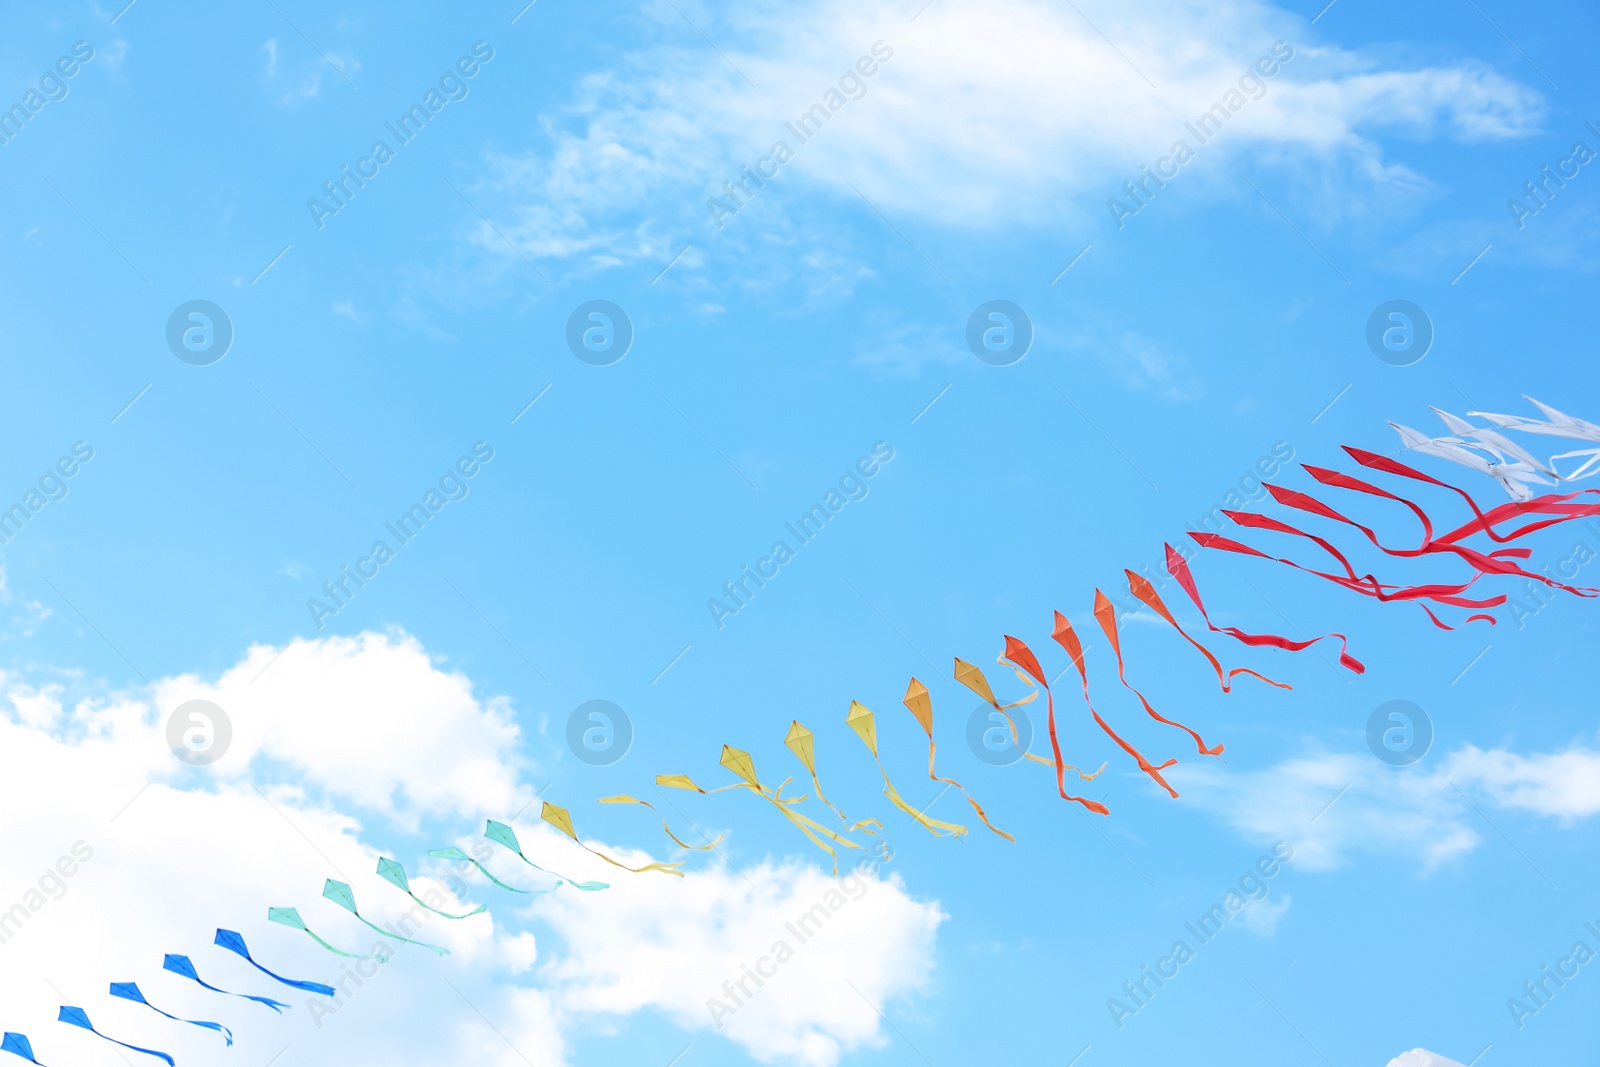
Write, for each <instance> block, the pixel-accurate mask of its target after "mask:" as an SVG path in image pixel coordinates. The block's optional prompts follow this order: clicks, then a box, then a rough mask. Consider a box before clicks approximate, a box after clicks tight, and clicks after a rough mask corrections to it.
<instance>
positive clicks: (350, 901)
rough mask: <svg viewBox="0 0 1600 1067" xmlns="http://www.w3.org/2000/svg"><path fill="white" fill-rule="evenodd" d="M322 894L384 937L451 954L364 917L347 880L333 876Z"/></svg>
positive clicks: (440, 953)
mask: <svg viewBox="0 0 1600 1067" xmlns="http://www.w3.org/2000/svg"><path fill="white" fill-rule="evenodd" d="M322 895H323V896H325V897H327V898H328V899H329V900H331V901H333V902H334V903H335V904H337V905H339V907H341V908H343V909H344V910H345V911H348V912H349V913H350V914H351V915H354V916H355V917H356V918H357V919H360V920H361V921H362V922H363V923H366V925H368V926H370V927H372V929H374V930H376V931H378V933H380V934H382V935H383V936H384V937H392V938H394V939H395V940H396V941H404V942H405V943H406V944H408V945H416V946H418V947H419V948H425V949H427V950H428V951H429V952H433V953H437V954H438V955H440V956H448V955H450V950H449V949H447V948H440V947H439V946H438V945H430V944H428V943H426V942H424V941H413V940H411V939H410V938H409V937H401V936H400V935H399V934H396V933H391V932H389V931H388V930H385V929H384V928H383V927H381V926H379V925H377V924H376V923H373V922H369V921H368V920H367V919H365V918H363V917H362V915H361V913H360V912H359V911H357V910H356V895H355V893H353V892H351V890H350V886H349V885H348V884H347V883H345V882H336V881H334V880H333V879H332V878H329V879H328V880H327V881H326V882H324V883H323V885H322Z"/></svg>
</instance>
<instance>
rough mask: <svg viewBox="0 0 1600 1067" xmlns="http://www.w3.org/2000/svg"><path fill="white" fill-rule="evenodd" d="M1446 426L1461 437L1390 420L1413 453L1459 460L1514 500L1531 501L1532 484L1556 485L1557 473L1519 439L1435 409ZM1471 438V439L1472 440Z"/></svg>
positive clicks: (1455, 461)
mask: <svg viewBox="0 0 1600 1067" xmlns="http://www.w3.org/2000/svg"><path fill="white" fill-rule="evenodd" d="M1433 412H1434V413H1435V414H1436V415H1438V416H1439V418H1440V419H1442V420H1444V424H1445V427H1446V428H1447V429H1449V430H1451V431H1453V432H1454V433H1457V434H1461V435H1464V436H1458V437H1429V436H1428V435H1427V434H1424V433H1421V432H1420V431H1418V430H1413V429H1412V428H1411V427H1409V426H1402V425H1400V423H1398V422H1390V423H1389V425H1390V426H1393V427H1394V429H1395V432H1396V433H1398V434H1399V435H1400V442H1401V443H1402V444H1404V445H1405V446H1406V447H1407V448H1409V449H1411V450H1412V451H1414V452H1421V453H1422V454H1423V455H1425V456H1436V457H1438V458H1439V459H1447V460H1449V461H1450V462H1451V463H1459V464H1461V465H1462V466H1463V467H1468V468H1470V469H1472V470H1475V471H1477V472H1478V473H1479V474H1487V475H1488V476H1489V477H1491V478H1493V479H1494V480H1495V481H1497V482H1499V483H1500V487H1501V488H1502V489H1504V490H1505V491H1506V493H1507V494H1509V495H1510V497H1511V499H1512V500H1531V499H1532V498H1533V490H1532V489H1530V488H1528V486H1529V485H1554V484H1556V483H1555V481H1553V479H1554V478H1555V477H1556V475H1555V472H1554V471H1553V470H1551V469H1549V468H1547V467H1546V466H1545V465H1544V464H1543V463H1541V462H1539V460H1538V459H1536V458H1534V457H1533V456H1532V455H1530V454H1529V453H1528V452H1527V451H1525V450H1524V449H1523V448H1522V447H1521V446H1519V445H1518V444H1517V443H1516V442H1514V441H1512V440H1511V439H1510V438H1508V437H1506V436H1505V434H1502V433H1500V432H1499V431H1497V430H1492V429H1487V428H1479V427H1475V426H1473V425H1472V424H1471V423H1469V422H1467V421H1466V420H1465V419H1460V418H1457V417H1456V416H1454V415H1452V414H1450V413H1449V412H1447V411H1440V410H1439V409H1438V408H1434V409H1433ZM1469 438H1470V439H1469Z"/></svg>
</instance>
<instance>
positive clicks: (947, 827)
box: [879, 767, 988, 837]
mask: <svg viewBox="0 0 1600 1067" xmlns="http://www.w3.org/2000/svg"><path fill="white" fill-rule="evenodd" d="M882 769H883V768H881V767H880V768H879V770H882ZM883 795H884V796H886V797H888V798H889V802H890V803H891V804H893V805H894V806H895V807H897V808H899V809H900V810H901V811H903V812H905V813H906V814H907V815H909V816H911V817H912V818H913V819H915V820H917V822H918V823H920V824H922V825H923V826H925V827H926V828H927V829H928V832H929V833H931V834H933V835H934V836H935V837H961V836H963V835H964V834H965V833H966V832H967V828H966V827H965V826H957V825H956V824H955V823H949V822H941V821H939V820H938V819H934V818H930V817H928V816H927V815H924V814H922V812H920V811H918V810H917V809H916V808H913V807H912V806H911V805H910V804H907V803H906V802H905V798H904V797H902V796H901V795H900V792H899V790H897V789H895V787H894V783H893V782H891V781H889V775H888V774H887V773H886V774H884V776H883ZM984 821H985V822H987V821H988V820H984Z"/></svg>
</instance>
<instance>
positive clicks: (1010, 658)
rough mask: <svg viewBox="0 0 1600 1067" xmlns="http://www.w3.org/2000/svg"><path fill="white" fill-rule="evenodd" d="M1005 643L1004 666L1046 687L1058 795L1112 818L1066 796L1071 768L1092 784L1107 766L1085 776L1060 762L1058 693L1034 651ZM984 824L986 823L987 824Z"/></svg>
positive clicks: (1009, 639)
mask: <svg viewBox="0 0 1600 1067" xmlns="http://www.w3.org/2000/svg"><path fill="white" fill-rule="evenodd" d="M1005 639H1006V651H1005V655H1004V656H1003V657H1002V658H1001V662H1002V663H1010V664H1011V666H1012V668H1013V669H1016V670H1023V671H1026V672H1027V673H1028V674H1029V675H1031V676H1032V677H1033V679H1034V681H1036V682H1038V683H1039V684H1040V685H1042V686H1044V695H1045V703H1046V706H1047V707H1048V708H1049V713H1048V716H1047V718H1046V720H1045V721H1046V724H1047V725H1048V727H1049V732H1050V751H1051V752H1052V753H1053V754H1054V755H1055V765H1056V792H1058V793H1060V794H1061V799H1062V800H1067V801H1071V802H1073V803H1076V804H1082V805H1083V806H1084V807H1086V808H1088V809H1089V810H1090V811H1097V812H1099V813H1100V814H1101V815H1106V814H1109V812H1108V811H1107V810H1106V808H1105V806H1104V805H1102V804H1098V803H1096V802H1095V801H1092V800H1085V799H1084V798H1083V797H1075V796H1073V795H1072V794H1070V793H1068V792H1067V768H1069V767H1071V768H1072V770H1075V771H1078V777H1079V778H1080V779H1082V780H1083V781H1085V782H1089V781H1093V780H1094V779H1095V778H1098V777H1099V776H1100V771H1103V770H1105V769H1106V765H1105V764H1104V763H1102V764H1100V771H1095V772H1094V773H1093V774H1084V773H1083V772H1082V771H1079V770H1078V768H1076V767H1073V766H1072V764H1070V763H1067V762H1065V761H1064V760H1063V759H1062V758H1061V740H1060V738H1059V737H1057V736H1056V697H1055V693H1054V692H1052V691H1051V689H1050V683H1049V682H1048V681H1046V680H1045V676H1044V668H1043V667H1040V666H1039V659H1038V657H1037V656H1035V655H1034V654H1033V650H1032V649H1031V648H1029V647H1028V646H1027V645H1025V644H1023V643H1022V642H1021V641H1019V640H1017V639H1016V638H1015V637H1012V636H1011V635H1010V634H1007V635H1005ZM913 681H915V679H913ZM1088 686H1089V682H1088V679H1087V678H1085V679H1084V696H1085V697H1087V696H1088V695H1089V690H1088ZM924 692H926V690H924ZM906 704H907V706H908V707H909V706H910V693H909V692H908V693H907V700H906ZM1002 714H1004V713H1002ZM930 722H931V720H930ZM1015 740H1016V737H1015V736H1013V737H1012V741H1013V742H1015ZM928 772H929V773H930V774H931V773H932V772H933V737H932V734H931V733H930V735H929V737H928ZM972 806H973V807H975V808H976V807H977V806H978V805H977V802H976V801H974V802H973V805H972ZM979 814H980V815H981V814H983V813H982V811H979ZM985 821H986V822H987V820H985ZM991 829H992V827H991Z"/></svg>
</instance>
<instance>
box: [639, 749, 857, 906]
mask: <svg viewBox="0 0 1600 1067" xmlns="http://www.w3.org/2000/svg"><path fill="white" fill-rule="evenodd" d="M719 762H720V763H721V764H722V766H723V767H724V768H725V769H726V770H728V771H729V772H731V773H732V774H734V775H736V776H738V777H739V778H740V779H742V780H741V781H738V782H734V783H733V784H732V785H725V786H720V787H719V788H716V789H711V790H706V789H701V788H700V787H699V786H698V785H696V784H695V782H694V781H693V779H691V778H690V777H689V776H688V775H687V774H658V775H656V785H658V786H665V787H667V788H669V789H684V790H687V791H689V792H691V793H699V794H701V795H707V794H708V793H720V792H722V791H723V790H724V789H748V790H750V791H751V792H752V793H754V794H756V795H757V796H759V797H760V798H761V799H763V800H765V801H766V802H767V803H769V804H771V805H772V806H773V807H775V808H777V809H778V810H779V811H780V812H782V813H783V817H784V818H785V819H788V820H789V821H790V822H791V823H793V824H794V826H795V828H796V829H798V830H799V831H800V832H801V833H803V834H805V835H806V837H807V838H809V839H810V841H811V843H812V844H814V845H816V846H817V847H818V848H820V849H822V851H824V852H826V853H827V854H828V855H829V856H831V857H832V858H833V873H834V874H835V875H837V874H838V873H839V854H838V853H837V852H835V851H834V850H833V847H832V846H831V845H829V844H828V843H827V841H824V840H823V838H827V839H828V841H833V842H835V843H837V844H840V845H843V846H844V847H846V848H860V847H861V846H860V845H858V844H856V843H855V842H854V841H852V840H850V839H849V838H848V837H845V836H844V835H842V834H838V833H835V832H834V831H832V830H830V829H828V828H827V827H826V826H823V825H822V824H821V823H819V822H817V821H816V820H815V819H813V818H811V817H810V816H809V815H802V814H801V813H800V812H798V811H795V810H794V805H796V804H798V803H800V802H801V801H802V800H804V799H805V797H804V796H798V797H785V796H784V795H783V787H784V786H786V785H788V784H789V781H790V779H788V778H785V779H784V780H783V781H782V782H780V783H779V784H778V788H776V789H772V788H769V787H768V786H764V785H762V784H761V781H760V779H758V778H757V777H756V766H755V761H754V760H752V759H751V758H750V753H748V752H746V751H744V750H743V749H740V748H734V747H733V746H732V745H723V746H722V759H721V760H720V761H719Z"/></svg>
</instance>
